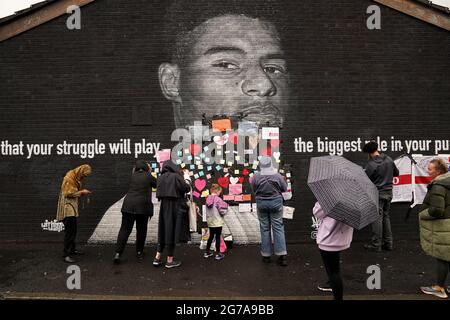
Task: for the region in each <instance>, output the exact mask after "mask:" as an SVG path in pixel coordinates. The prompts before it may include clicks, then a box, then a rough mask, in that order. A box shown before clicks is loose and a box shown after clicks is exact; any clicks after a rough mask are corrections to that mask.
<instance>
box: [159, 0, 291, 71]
mask: <svg viewBox="0 0 450 320" xmlns="http://www.w3.org/2000/svg"><path fill="white" fill-rule="evenodd" d="M224 15H244V16H246V17H249V18H258V19H260V20H262V21H266V22H269V23H271V24H272V25H273V26H274V27H275V28H276V30H277V31H278V34H279V37H280V41H281V42H283V41H285V40H284V37H283V35H284V34H285V33H286V32H285V31H286V30H285V29H286V26H287V21H288V20H287V15H286V10H285V5H284V4H283V3H282V2H281V1H279V0H253V1H242V0H226V1H225V0H209V1H204V0H189V1H186V0H173V1H171V2H170V5H169V6H168V7H167V9H166V14H165V16H164V24H163V29H162V38H163V45H164V55H165V57H166V58H167V59H170V60H171V61H170V62H172V63H177V64H180V63H183V61H184V57H185V55H186V54H187V53H188V52H189V48H190V46H191V45H192V42H193V41H192V40H194V39H192V38H191V37H190V33H191V31H193V30H194V29H195V28H196V27H197V26H199V25H201V24H202V23H204V22H205V21H207V20H209V19H211V18H214V17H219V16H224Z"/></svg>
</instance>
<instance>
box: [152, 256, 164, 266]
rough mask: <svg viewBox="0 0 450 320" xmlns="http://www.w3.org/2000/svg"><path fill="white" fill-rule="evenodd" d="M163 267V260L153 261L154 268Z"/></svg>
mask: <svg viewBox="0 0 450 320" xmlns="http://www.w3.org/2000/svg"><path fill="white" fill-rule="evenodd" d="M161 265H162V261H161V259H156V258H155V259H153V266H154V267H159V266H161Z"/></svg>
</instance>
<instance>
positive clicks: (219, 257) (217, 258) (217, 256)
mask: <svg viewBox="0 0 450 320" xmlns="http://www.w3.org/2000/svg"><path fill="white" fill-rule="evenodd" d="M224 258H225V255H224V254H223V253H219V254H216V256H215V258H214V259H216V260H223V259H224Z"/></svg>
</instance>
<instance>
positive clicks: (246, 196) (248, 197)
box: [242, 194, 252, 201]
mask: <svg viewBox="0 0 450 320" xmlns="http://www.w3.org/2000/svg"><path fill="white" fill-rule="evenodd" d="M242 199H243V200H244V201H252V195H251V194H244V195H243V196H242Z"/></svg>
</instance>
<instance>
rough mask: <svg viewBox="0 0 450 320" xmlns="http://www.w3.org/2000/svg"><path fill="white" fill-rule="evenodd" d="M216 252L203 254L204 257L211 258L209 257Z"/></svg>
mask: <svg viewBox="0 0 450 320" xmlns="http://www.w3.org/2000/svg"><path fill="white" fill-rule="evenodd" d="M213 255H214V254H213V253H212V252H205V253H204V254H203V258H209V257H212V256H213Z"/></svg>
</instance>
